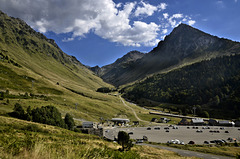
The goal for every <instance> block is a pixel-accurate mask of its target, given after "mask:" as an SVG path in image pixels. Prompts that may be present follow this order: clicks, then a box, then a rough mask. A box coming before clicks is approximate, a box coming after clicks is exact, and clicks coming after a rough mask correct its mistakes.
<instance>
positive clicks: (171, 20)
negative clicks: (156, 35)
mask: <svg viewBox="0 0 240 159" xmlns="http://www.w3.org/2000/svg"><path fill="white" fill-rule="evenodd" d="M162 15H163V17H160V18H159V20H160V23H161V25H160V27H159V28H160V30H161V34H160V39H164V38H165V37H166V34H167V33H168V31H169V29H172V28H175V27H177V26H178V25H179V24H181V23H185V24H188V25H194V24H195V23H196V21H195V20H193V19H192V18H191V17H190V16H188V15H183V14H180V13H177V14H172V15H169V13H163V14H162Z"/></svg>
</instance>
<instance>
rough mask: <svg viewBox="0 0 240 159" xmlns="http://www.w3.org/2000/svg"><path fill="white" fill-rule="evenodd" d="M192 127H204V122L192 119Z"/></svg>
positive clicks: (200, 119) (199, 119)
mask: <svg viewBox="0 0 240 159" xmlns="http://www.w3.org/2000/svg"><path fill="white" fill-rule="evenodd" d="M191 124H192V125H204V120H203V119H202V118H194V119H192V120H191Z"/></svg>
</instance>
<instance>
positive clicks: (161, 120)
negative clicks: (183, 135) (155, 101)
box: [159, 118, 171, 123]
mask: <svg viewBox="0 0 240 159" xmlns="http://www.w3.org/2000/svg"><path fill="white" fill-rule="evenodd" d="M169 121H171V119H168V118H160V120H159V122H160V123H168V122H169Z"/></svg>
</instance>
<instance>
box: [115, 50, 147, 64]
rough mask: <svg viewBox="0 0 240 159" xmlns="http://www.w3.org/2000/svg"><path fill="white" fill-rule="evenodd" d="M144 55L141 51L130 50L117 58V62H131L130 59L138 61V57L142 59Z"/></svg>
mask: <svg viewBox="0 0 240 159" xmlns="http://www.w3.org/2000/svg"><path fill="white" fill-rule="evenodd" d="M143 56H144V53H142V52H139V51H136V50H134V51H130V52H128V53H127V54H126V55H124V56H123V57H121V58H119V59H117V60H116V62H115V63H122V62H124V63H125V62H130V61H136V60H137V59H140V58H142V57H143Z"/></svg>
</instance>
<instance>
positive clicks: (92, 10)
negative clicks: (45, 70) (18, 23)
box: [0, 0, 195, 47]
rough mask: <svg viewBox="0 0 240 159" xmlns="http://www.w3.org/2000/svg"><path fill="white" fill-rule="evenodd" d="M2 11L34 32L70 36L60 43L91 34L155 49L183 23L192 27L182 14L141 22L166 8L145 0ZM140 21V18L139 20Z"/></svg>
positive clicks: (4, 4)
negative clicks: (160, 19) (170, 29)
mask: <svg viewBox="0 0 240 159" xmlns="http://www.w3.org/2000/svg"><path fill="white" fill-rule="evenodd" d="M0 6H1V10H2V11H4V12H6V13H8V14H9V15H11V16H14V17H19V18H21V19H23V20H24V21H26V22H27V23H28V24H29V25H30V26H32V27H33V28H34V29H36V30H38V31H40V32H42V33H46V32H48V31H52V32H55V33H57V34H60V33H70V34H68V35H71V36H70V37H65V38H64V39H63V41H65V42H68V41H72V40H74V39H76V38H77V39H81V38H84V37H85V35H86V34H88V33H90V32H92V33H94V34H96V35H98V36H100V37H101V38H103V39H107V40H109V41H111V42H116V43H119V44H122V45H124V46H137V47H138V46H156V44H157V43H158V42H159V37H160V38H161V37H163V36H164V35H163V34H166V33H167V32H168V27H173V26H176V25H177V24H178V23H179V20H182V19H183V18H185V19H186V22H188V24H189V25H193V24H194V23H195V21H194V20H191V19H190V18H189V17H186V16H184V15H183V14H174V15H169V14H168V13H163V17H164V18H163V19H164V20H165V21H164V22H163V23H160V24H157V23H155V22H144V20H143V19H140V18H142V17H141V16H143V17H145V18H146V17H149V16H153V14H154V13H155V12H160V11H163V10H165V9H166V8H167V4H166V3H159V4H158V5H151V4H149V3H148V2H145V1H144V0H142V1H140V2H136V1H131V2H126V3H115V2H114V1H113V0H57V1H56V0H34V1H33V0H32V1H31V0H21V1H20V0H1V1H0ZM139 17H140V18H139Z"/></svg>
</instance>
